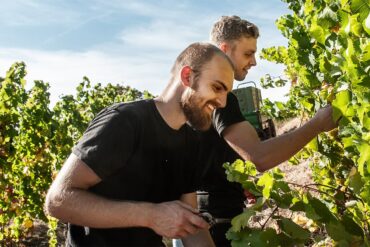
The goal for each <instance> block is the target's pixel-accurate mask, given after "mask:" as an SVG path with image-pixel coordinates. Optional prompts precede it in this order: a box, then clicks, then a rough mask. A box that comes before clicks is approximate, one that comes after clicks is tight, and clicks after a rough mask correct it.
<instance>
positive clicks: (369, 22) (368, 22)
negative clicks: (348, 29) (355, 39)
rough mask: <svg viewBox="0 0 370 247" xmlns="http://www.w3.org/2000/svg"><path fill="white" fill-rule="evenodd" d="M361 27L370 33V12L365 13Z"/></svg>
mask: <svg viewBox="0 0 370 247" xmlns="http://www.w3.org/2000/svg"><path fill="white" fill-rule="evenodd" d="M362 27H363V28H364V30H365V32H367V34H369V35H370V13H369V14H368V15H367V18H366V19H365V20H364V21H363V23H362Z"/></svg>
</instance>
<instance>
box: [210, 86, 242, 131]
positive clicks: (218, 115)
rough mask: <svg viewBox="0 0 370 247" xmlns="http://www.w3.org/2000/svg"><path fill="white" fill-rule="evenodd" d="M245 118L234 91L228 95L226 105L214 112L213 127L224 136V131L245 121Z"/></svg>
mask: <svg viewBox="0 0 370 247" xmlns="http://www.w3.org/2000/svg"><path fill="white" fill-rule="evenodd" d="M243 121H245V118H244V117H243V114H242V113H241V111H240V107H239V102H238V99H237V98H236V96H235V95H234V94H233V93H229V94H228V95H227V101H226V107H225V108H220V109H217V110H215V111H214V113H213V119H212V122H213V127H214V128H215V130H216V131H217V132H218V134H219V135H220V136H222V132H223V131H224V130H225V129H226V128H227V127H228V126H230V125H233V124H235V123H239V122H243Z"/></svg>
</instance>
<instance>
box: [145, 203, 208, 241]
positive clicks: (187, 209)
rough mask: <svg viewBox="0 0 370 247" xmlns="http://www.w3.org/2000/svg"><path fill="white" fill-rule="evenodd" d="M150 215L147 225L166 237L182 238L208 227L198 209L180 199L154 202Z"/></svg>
mask: <svg viewBox="0 0 370 247" xmlns="http://www.w3.org/2000/svg"><path fill="white" fill-rule="evenodd" d="M150 217H151V218H150V219H151V222H150V225H149V227H150V228H152V229H153V230H154V231H155V232H156V233H157V234H159V235H161V236H164V237H167V238H184V237H186V236H188V235H189V234H195V233H197V232H198V231H200V230H203V229H208V228H209V227H210V226H209V224H208V223H207V222H206V221H205V220H203V219H202V217H200V216H199V215H198V210H196V209H194V208H192V207H191V206H189V205H187V204H185V203H183V202H180V201H171V202H164V203H159V204H155V205H154V206H153V211H152V213H151V216H150Z"/></svg>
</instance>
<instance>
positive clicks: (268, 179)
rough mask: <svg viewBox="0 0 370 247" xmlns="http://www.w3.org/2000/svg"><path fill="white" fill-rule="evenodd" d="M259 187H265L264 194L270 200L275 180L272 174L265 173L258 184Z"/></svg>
mask: <svg viewBox="0 0 370 247" xmlns="http://www.w3.org/2000/svg"><path fill="white" fill-rule="evenodd" d="M257 185H258V186H263V190H262V194H263V196H264V197H265V198H270V192H271V189H272V187H273V185H274V178H273V177H272V176H271V174H270V173H268V172H266V173H264V174H263V175H262V176H261V177H260V179H259V180H258V182H257Z"/></svg>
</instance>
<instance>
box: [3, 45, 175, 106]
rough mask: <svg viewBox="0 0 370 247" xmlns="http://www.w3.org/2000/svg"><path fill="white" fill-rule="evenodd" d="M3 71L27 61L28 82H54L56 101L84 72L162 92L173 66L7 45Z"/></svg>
mask: <svg viewBox="0 0 370 247" xmlns="http://www.w3.org/2000/svg"><path fill="white" fill-rule="evenodd" d="M0 56H1V57H6V59H2V60H1V62H0V72H1V75H3V74H5V70H7V69H8V68H9V67H10V65H11V64H12V63H13V62H15V61H20V60H22V61H24V62H25V63H26V65H27V71H28V75H27V77H26V79H27V81H28V84H29V85H30V82H32V81H34V80H43V81H46V82H49V83H50V85H51V90H50V92H51V100H52V102H54V103H55V102H56V101H57V99H58V96H60V95H61V94H64V95H65V94H73V93H75V88H76V86H77V85H78V83H79V82H81V81H82V77H83V76H87V77H88V78H89V79H90V80H91V81H92V82H93V83H97V82H100V83H102V84H106V83H108V82H110V83H114V84H116V83H123V84H124V85H130V86H132V87H134V88H137V89H139V90H144V89H147V90H149V91H150V92H151V93H154V94H159V92H160V90H161V89H162V88H164V86H165V85H166V83H167V81H168V79H169V76H168V74H169V70H170V68H169V66H168V64H170V63H171V62H172V61H169V62H168V63H165V62H163V61H159V62H158V61H155V60H153V59H151V60H149V59H145V58H143V57H141V58H135V57H114V56H112V55H111V54H104V53H100V52H96V51H89V52H84V53H72V52H68V51H58V52H47V51H35V50H19V49H7V50H1V51H0Z"/></svg>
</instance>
